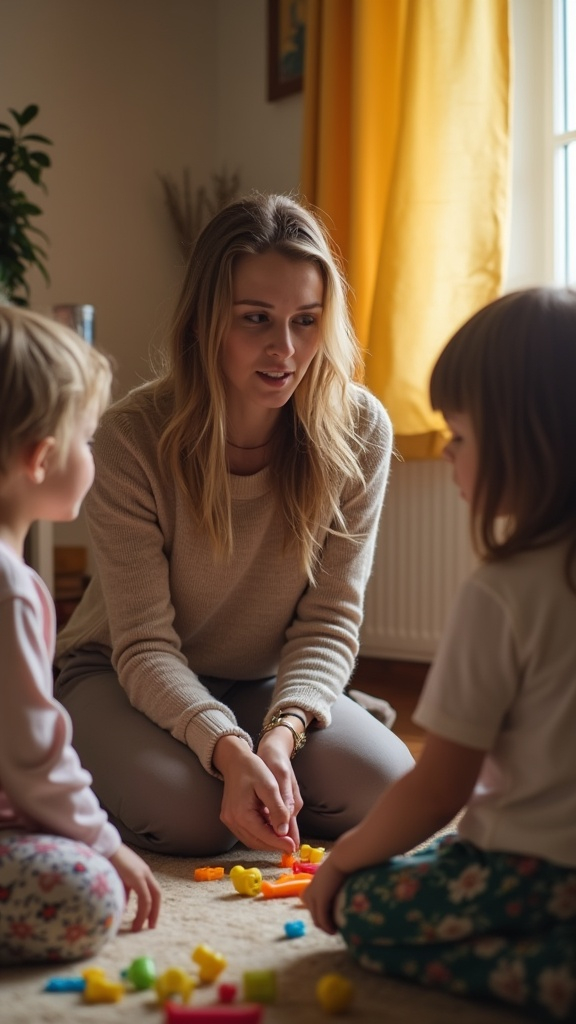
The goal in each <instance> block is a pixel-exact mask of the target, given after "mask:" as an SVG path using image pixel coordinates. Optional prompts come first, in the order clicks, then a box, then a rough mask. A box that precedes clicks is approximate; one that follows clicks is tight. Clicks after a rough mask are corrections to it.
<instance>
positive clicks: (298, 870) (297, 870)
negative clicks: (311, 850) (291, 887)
mask: <svg viewBox="0 0 576 1024" xmlns="http://www.w3.org/2000/svg"><path fill="white" fill-rule="evenodd" d="M319 867H320V863H318V864H312V862H311V861H306V862H305V863H302V861H299V860H296V861H294V864H293V865H292V871H293V873H294V874H295V875H311V876H312V875H315V874H316V872H317V871H318V868H319Z"/></svg>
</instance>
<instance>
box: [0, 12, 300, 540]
mask: <svg viewBox="0 0 576 1024" xmlns="http://www.w3.org/2000/svg"><path fill="white" fill-rule="evenodd" d="M0 13H1V33H2V58H1V60H0V120H4V119H5V118H6V114H7V109H8V108H9V107H13V108H16V109H17V110H21V109H23V108H24V107H25V106H26V105H27V104H29V103H37V104H38V105H39V106H40V115H39V117H38V119H37V121H36V122H35V123H34V125H33V126H32V127H33V129H34V130H35V131H38V132H40V133H42V134H44V135H47V136H48V137H49V138H51V139H52V140H53V142H54V146H53V147H52V154H51V155H52V159H53V166H52V167H51V168H50V170H49V171H48V172H47V174H46V183H47V185H48V195H47V196H43V195H42V193H40V192H39V191H37V190H35V189H34V187H33V186H30V188H31V193H34V194H35V195H34V197H35V198H36V201H37V202H38V203H39V205H40V206H41V207H42V209H43V210H44V216H43V217H42V218H41V219H40V218H39V222H38V223H39V226H40V227H42V228H43V229H44V230H45V231H46V233H47V235H48V237H49V239H50V245H49V249H48V252H49V261H48V266H49V272H50V277H51V284H50V287H49V288H46V286H45V284H44V282H43V279H42V278H41V277H40V275H39V274H35V273H33V274H31V275H30V282H31V285H32V301H31V305H32V307H33V308H34V309H36V310H38V311H40V312H44V313H49V312H50V310H51V307H52V305H54V304H55V303H60V302H91V303H93V304H94V305H95V307H96V336H97V342H98V344H99V345H100V346H101V347H102V348H104V349H105V350H106V351H107V352H109V353H110V354H111V355H112V356H113V357H114V359H115V361H116V364H117V383H116V393H117V394H122V393H124V392H125V391H126V390H127V389H128V388H130V387H132V386H134V385H135V384H137V383H139V382H140V381H141V380H142V379H144V378H146V377H147V375H148V372H149V371H148V367H149V354H150V351H151V349H152V348H153V347H154V346H156V345H157V344H158V343H159V342H160V340H161V338H162V335H163V331H164V329H165V325H166V322H167V319H168V318H169V316H170V313H171V310H172V307H173V304H174V298H175V294H176V290H177V286H178V282H179V279H180V273H181V265H182V261H181V257H180V254H179V252H178V250H177V248H176V245H175V242H174V240H173V237H172V234H171V227H170V224H169V221H168V217H167V213H166V211H165V208H164V204H163V196H162V191H161V187H160V183H159V181H158V178H157V173H158V172H161V173H164V174H169V175H171V176H173V177H176V178H180V176H181V172H182V169H183V167H184V166H188V167H189V168H190V172H191V179H192V182H193V184H194V186H198V185H202V184H206V183H209V181H210V176H211V173H212V172H214V171H218V172H219V171H221V170H222V169H223V168H224V167H227V168H228V170H229V171H234V170H238V171H239V172H240V176H241V185H242V188H243V189H244V190H248V189H251V188H259V189H263V190H271V191H289V190H291V189H294V188H297V187H298V180H299V165H300V119H301V107H302V100H301V97H300V96H293V97H288V98H287V99H285V100H281V101H279V102H276V103H268V102H267V99H266V0H2V3H1V12H0ZM32 127H31V130H32ZM31 197H32V195H31ZM55 538H56V543H59V544H78V543H79V544H83V543H85V542H86V533H85V528H84V525H83V521H82V518H80V520H79V521H78V523H75V524H69V525H65V526H62V525H58V526H56V528H55Z"/></svg>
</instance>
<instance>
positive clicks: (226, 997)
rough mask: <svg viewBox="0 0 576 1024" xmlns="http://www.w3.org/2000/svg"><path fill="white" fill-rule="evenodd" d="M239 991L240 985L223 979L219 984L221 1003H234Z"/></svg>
mask: <svg viewBox="0 0 576 1024" xmlns="http://www.w3.org/2000/svg"><path fill="white" fill-rule="evenodd" d="M237 993H238V986H237V985H233V984H232V983H231V982H230V981H223V982H222V984H221V985H218V999H219V1000H220V1002H221V1003H233V1002H234V1000H235V999H236V995H237Z"/></svg>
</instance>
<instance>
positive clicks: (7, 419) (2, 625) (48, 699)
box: [0, 306, 160, 964]
mask: <svg viewBox="0 0 576 1024" xmlns="http://www.w3.org/2000/svg"><path fill="white" fill-rule="evenodd" d="M110 379H111V374H110V368H109V365H108V362H107V360H105V358H104V357H103V356H102V355H100V354H99V353H98V352H96V350H95V349H93V348H91V347H90V346H89V345H87V344H86V343H85V342H84V341H82V340H81V339H80V338H79V337H78V336H77V335H75V334H74V333H73V332H72V331H70V330H68V329H67V328H65V327H62V326H61V325H59V324H56V323H52V322H51V321H50V320H48V319H45V318H44V317H40V316H37V315H34V314H32V313H28V312H23V311H21V310H18V309H15V308H10V307H7V306H0V650H1V652H2V666H1V668H0V964H17V963H18V964H22V963H33V962H42V961H51V962H56V961H65V960H75V959H79V958H81V957H87V956H92V955H93V954H94V953H96V952H97V951H98V950H99V949H100V947H101V946H102V945H103V943H104V942H106V940H107V939H109V938H111V937H113V936H114V934H115V933H116V931H117V929H118V927H119V924H120V921H121V917H122V914H123V910H124V904H125V898H127V896H128V895H129V893H130V891H131V890H134V892H135V894H136V897H137V904H138V906H137V911H136V916H135V919H134V922H133V925H132V927H133V930H139V929H140V928H142V926H143V925H144V924H145V922H148V924H149V926H150V927H154V925H155V923H156V920H157V917H158V910H159V903H160V890H159V887H158V885H157V883H156V881H155V879H154V877H153V875H152V873H151V871H150V870H149V868H148V866H147V865H146V864H145V863H144V862H143V861H142V860H141V859H140V857H138V855H137V854H136V853H134V852H133V851H132V850H130V849H129V848H128V847H126V846H123V845H122V844H121V840H120V836H119V834H118V832H117V831H116V829H115V828H114V826H113V825H112V824H110V823H109V822H108V820H107V817H106V814H105V813H104V811H103V810H102V809H101V808H100V806H99V804H98V801H97V800H96V797H95V796H94V795H93V793H92V791H91V790H90V788H89V786H90V782H91V779H90V776H89V775H88V773H87V772H86V771H84V769H83V768H82V767H81V766H80V763H79V760H78V757H77V755H76V753H75V752H74V750H73V749H72V747H71V745H70V743H71V725H70V720H69V717H68V714H67V712H66V711H64V709H63V708H62V707H61V706H60V705H59V704H58V703H57V701H56V700H55V699H54V698H53V695H52V656H53V651H54V642H55V614H54V606H53V603H52V600H51V597H50V594H49V592H48V590H47V588H46V586H45V584H44V583H43V581H42V580H41V579H40V577H39V576H38V575H37V574H36V573H35V572H34V571H33V570H32V569H31V568H29V567H28V566H27V565H26V564H25V563H24V560H23V551H24V541H25V538H26V535H27V533H28V531H29V529H30V527H31V525H32V523H34V522H35V521H37V520H39V519H46V520H53V521H65V520H71V519H74V518H75V517H76V516H77V515H78V511H79V508H80V504H81V501H82V498H83V497H84V495H85V494H86V492H87V490H88V489H89V487H90V485H91V484H92V480H93V477H94V464H93V460H92V453H91V443H92V435H93V433H94V430H95V429H96V426H97V423H98V419H99V416H100V414H101V412H102V410H103V408H104V406H105V405H106V403H107V400H108V396H109V391H110Z"/></svg>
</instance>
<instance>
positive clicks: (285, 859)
mask: <svg viewBox="0 0 576 1024" xmlns="http://www.w3.org/2000/svg"><path fill="white" fill-rule="evenodd" d="M295 863H296V858H295V856H294V854H293V853H283V854H282V857H281V858H280V867H281V868H291V867H293V865H294V864H295Z"/></svg>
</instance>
